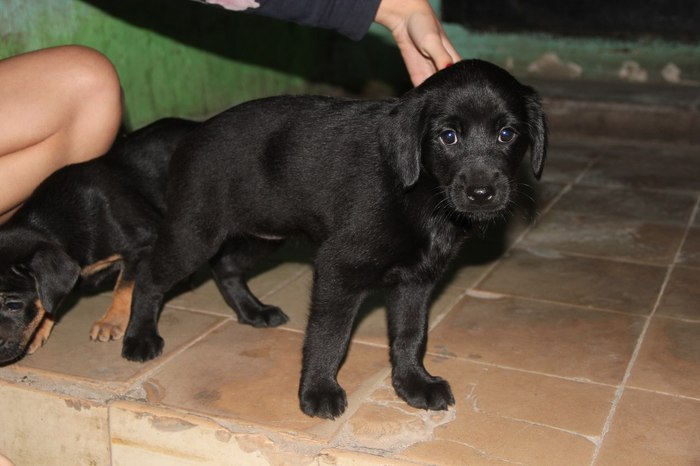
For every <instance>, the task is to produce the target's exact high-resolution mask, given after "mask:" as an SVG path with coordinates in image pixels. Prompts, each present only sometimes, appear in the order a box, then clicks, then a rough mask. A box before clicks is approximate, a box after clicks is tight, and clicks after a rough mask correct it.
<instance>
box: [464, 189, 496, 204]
mask: <svg viewBox="0 0 700 466" xmlns="http://www.w3.org/2000/svg"><path fill="white" fill-rule="evenodd" d="M495 194H496V191H495V190H494V189H493V186H469V187H468V188H467V198H469V200H470V201H472V202H473V203H474V204H480V205H481V204H486V203H487V202H489V201H490V200H491V199H493V196H494V195H495Z"/></svg>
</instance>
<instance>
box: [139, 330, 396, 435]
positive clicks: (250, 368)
mask: <svg viewBox="0 0 700 466" xmlns="http://www.w3.org/2000/svg"><path fill="white" fill-rule="evenodd" d="M302 343H303V335H302V334H301V333H297V332H289V331H285V330H280V329H256V328H252V327H249V326H243V325H238V324H235V323H233V322H230V323H227V324H225V325H224V326H222V327H220V328H218V329H217V330H215V331H214V332H212V333H211V334H210V335H208V336H207V337H205V338H204V339H202V340H201V341H199V342H198V343H197V344H195V345H194V346H193V347H191V348H189V349H188V351H186V352H185V353H183V354H180V355H178V356H177V357H176V358H174V359H173V360H171V361H169V362H168V363H167V364H165V365H164V366H163V367H162V368H161V369H160V370H159V371H158V372H157V373H155V374H153V376H152V377H151V378H149V379H148V380H147V381H146V382H145V383H144V386H145V387H144V388H145V390H146V392H147V393H148V394H149V396H148V401H149V402H151V403H158V404H160V405H162V406H169V407H173V408H178V409H184V410H188V411H191V412H197V413H201V414H205V415H209V416H215V417H218V418H225V419H231V420H235V421H232V422H235V423H242V424H249V423H252V424H255V425H258V426H265V427H266V428H268V429H273V430H284V431H287V430H297V431H305V430H309V429H312V428H319V425H322V424H326V423H331V428H335V426H337V425H339V422H338V424H335V425H333V424H332V421H324V420H320V419H317V418H310V417H308V416H306V415H304V414H303V413H302V412H301V410H300V409H299V402H298V398H297V392H298V388H299V377H300V373H301V348H302ZM388 364H389V363H388V355H387V351H386V349H384V348H374V347H370V346H366V345H362V344H359V343H353V344H352V345H351V347H350V352H349V355H348V358H347V361H346V362H345V364H344V365H343V367H342V368H341V370H340V374H339V376H338V380H339V383H340V384H341V385H342V386H343V387H344V388H345V390H346V391H347V393H348V398H349V400H351V401H350V403H351V404H352V399H353V395H354V393H355V392H356V391H357V390H358V389H360V388H361V387H362V384H363V383H365V382H366V381H367V380H368V379H370V378H371V377H372V376H373V375H374V374H376V373H377V372H380V373H386V371H388V367H389V366H388ZM183 373H184V374H187V377H183V376H182V374H183Z"/></svg>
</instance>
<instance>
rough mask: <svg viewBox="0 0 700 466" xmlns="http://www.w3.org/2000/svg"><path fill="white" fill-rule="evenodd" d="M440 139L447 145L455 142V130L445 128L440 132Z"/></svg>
mask: <svg viewBox="0 0 700 466" xmlns="http://www.w3.org/2000/svg"><path fill="white" fill-rule="evenodd" d="M440 140H441V141H442V143H443V144H445V145H447V146H451V145H453V144H457V132H456V131H455V130H453V129H446V130H445V131H443V132H442V133H440Z"/></svg>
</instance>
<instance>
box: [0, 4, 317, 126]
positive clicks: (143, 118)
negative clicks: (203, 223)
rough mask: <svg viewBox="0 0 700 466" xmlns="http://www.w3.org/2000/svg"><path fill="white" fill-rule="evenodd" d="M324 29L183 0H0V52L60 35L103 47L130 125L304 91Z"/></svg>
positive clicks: (65, 40) (50, 42)
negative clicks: (122, 93)
mask: <svg viewBox="0 0 700 466" xmlns="http://www.w3.org/2000/svg"><path fill="white" fill-rule="evenodd" d="M322 37H323V34H322V33H320V32H316V31H314V30H311V29H305V28H300V27H294V26H292V25H288V24H285V23H281V22H276V21H272V20H267V19H265V18H258V17H256V16H253V15H242V14H240V13H231V12H224V11H218V10H217V9H215V8H213V7H207V6H205V5H200V4H198V3H195V2H189V1H182V0H180V1H178V0H155V1H154V0H146V1H132V0H120V1H92V2H82V1H77V0H42V1H26V0H0V38H1V40H0V57H7V56H11V55H14V54H17V53H21V52H24V51H29V50H35V49H38V48H42V47H48V46H54V45H61V44H82V45H87V46H90V47H93V48H95V49H97V50H99V51H101V52H102V53H104V54H105V55H107V56H108V57H109V58H110V60H112V62H113V63H114V64H115V66H116V68H117V70H118V72H119V75H120V79H121V82H122V86H123V88H124V91H125V99H126V123H127V125H128V126H132V127H139V126H141V125H143V124H145V123H147V122H149V121H152V120H154V119H156V118H158V117H161V116H165V115H181V116H190V117H198V116H206V115H208V114H211V113H213V112H216V111H219V110H221V109H224V108H226V107H228V106H230V105H231V104H234V103H237V102H240V101H243V100H247V99H251V98H255V97H260V96H264V95H270V94H278V93H283V92H300V91H303V90H304V89H305V84H306V82H307V79H308V78H309V75H310V73H311V72H312V71H313V66H312V64H313V63H314V61H315V58H314V57H315V56H316V54H317V53H318V47H319V46H320V45H321V44H322V43H323V42H322V41H321V39H322Z"/></svg>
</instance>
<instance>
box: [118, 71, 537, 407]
mask: <svg viewBox="0 0 700 466" xmlns="http://www.w3.org/2000/svg"><path fill="white" fill-rule="evenodd" d="M546 139H547V131H546V125H545V117H544V114H543V111H542V106H541V103H540V99H539V97H538V95H537V94H536V93H535V91H534V90H533V89H531V88H530V87H527V86H524V85H522V84H520V83H518V82H517V81H516V80H515V78H513V77H512V76H511V75H510V74H508V73H507V72H506V71H505V70H503V69H501V68H499V67H497V66H495V65H492V64H489V63H486V62H483V61H479V60H468V61H462V62H460V63H457V64H455V65H454V66H451V67H450V68H447V69H446V70H443V71H440V72H439V73H437V74H436V75H434V76H432V77H431V78H429V79H428V80H427V81H425V83H423V84H422V85H420V86H419V87H417V88H416V89H414V90H412V91H410V92H408V93H407V94H405V95H404V96H403V97H401V98H399V99H395V100H384V101H356V100H345V99H338V98H324V97H312V96H297V97H292V96H286V97H276V98H269V99H264V100H259V101H254V102H249V103H246V104H242V105H239V106H237V107H234V108H232V109H230V110H228V111H226V112H224V113H222V114H220V115H218V116H215V117H213V118H212V119H210V120H208V121H206V122H205V123H203V124H202V125H201V126H200V127H198V128H196V129H195V130H194V131H193V132H192V133H190V135H189V136H188V137H187V138H186V139H185V140H184V141H183V142H182V144H181V145H180V147H179V148H178V157H176V159H175V160H174V162H173V171H172V174H171V178H170V180H169V182H170V190H169V197H168V212H167V215H166V219H165V220H164V223H163V225H162V226H161V228H160V229H159V233H158V238H157V240H156V244H155V246H154V249H153V251H152V255H151V256H150V257H149V258H147V259H145V260H144V261H143V262H142V263H141V264H140V266H139V271H138V273H137V278H136V284H135V289H134V295H133V303H132V314H131V319H130V321H129V325H128V327H127V330H126V334H125V338H124V343H123V351H122V354H123V356H124V357H126V358H127V359H131V360H137V361H145V360H148V359H151V358H154V357H156V356H158V355H159V354H160V353H161V351H162V348H163V340H162V338H161V337H160V336H159V335H158V332H157V319H158V313H159V309H160V307H161V305H162V298H163V294H164V293H165V292H166V291H167V290H168V289H169V288H170V287H171V286H172V285H173V284H174V283H176V282H177V281H178V280H180V279H182V278H183V277H184V276H186V275H188V274H189V273H191V272H192V271H193V270H195V269H197V267H198V266H199V265H200V264H202V263H203V262H205V261H206V260H207V259H208V258H209V257H211V256H212V255H213V254H214V253H216V251H217V249H218V248H219V246H220V245H221V244H222V243H223V242H224V241H225V240H227V241H228V243H227V247H228V250H229V253H230V254H229V256H228V259H229V262H228V263H229V265H230V269H229V270H230V271H231V276H232V277H233V276H235V275H236V271H237V273H238V274H241V273H242V271H243V269H244V268H245V267H247V266H248V265H249V263H250V262H251V261H252V260H253V259H255V258H256V257H257V256H258V255H260V254H261V253H262V252H264V251H266V250H268V249H271V248H272V247H273V246H275V245H277V244H279V243H281V242H282V241H283V239H284V238H287V237H290V236H293V235H299V234H302V235H306V236H308V237H309V238H311V239H312V240H314V241H316V242H317V243H319V244H320V248H319V250H318V255H317V257H316V259H315V274H314V283H313V293H312V304H311V310H310V315H309V321H308V327H307V332H306V338H305V344H304V350H303V369H302V374H301V384H300V388H299V397H300V404H301V409H302V410H303V411H304V412H305V413H307V414H309V415H312V416H321V417H327V418H334V417H336V416H338V415H340V414H341V413H343V411H344V410H345V407H346V404H347V402H346V396H345V392H344V390H343V389H342V388H341V387H340V385H338V382H337V380H336V375H337V372H338V370H339V366H340V364H341V362H342V360H343V358H344V355H345V353H346V351H347V347H348V342H349V340H350V336H351V331H352V327H353V320H354V318H355V315H356V312H357V309H358V307H359V305H360V303H361V300H362V299H363V297H364V296H365V294H366V292H367V291H368V290H370V289H372V288H375V287H381V288H384V289H385V291H386V296H387V307H388V325H389V337H390V347H391V350H390V353H391V363H392V368H393V373H392V381H393V385H394V388H395V389H396V392H397V393H398V395H399V396H400V397H402V398H403V399H404V400H406V401H407V402H408V403H409V404H410V405H412V406H415V407H419V408H427V409H446V408H447V407H448V405H451V404H453V403H454V398H453V395H452V393H451V390H450V387H449V385H448V383H447V382H446V381H444V380H443V379H441V378H439V377H434V376H432V375H430V374H429V373H428V372H427V371H426V370H425V368H424V366H423V356H424V353H425V349H426V340H427V328H428V308H429V306H428V302H429V298H430V295H431V291H432V290H433V287H434V285H435V283H436V281H437V280H438V278H439V277H440V275H441V274H442V272H443V271H444V269H445V268H446V265H447V263H448V261H449V260H450V259H451V258H452V257H453V256H454V255H455V254H456V252H457V251H458V249H459V247H460V245H461V244H462V242H463V240H464V238H465V231H466V230H467V229H468V228H469V227H470V226H471V225H472V223H473V222H478V221H487V220H489V219H492V218H493V217H495V216H501V215H502V214H503V213H504V211H505V210H506V209H507V208H508V207H509V204H510V202H511V199H512V196H513V194H514V192H515V190H516V171H517V168H518V165H519V163H520V162H521V160H522V158H523V156H524V154H525V152H526V151H527V149H528V147H531V150H532V170H533V172H534V175H535V177H537V178H539V176H540V174H541V172H542V168H543V164H544V159H545V149H546ZM239 283H243V281H242V279H241V281H240V282H239ZM238 293H243V291H239V292H238ZM250 299H251V300H253V299H254V298H253V297H251V298H250Z"/></svg>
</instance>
